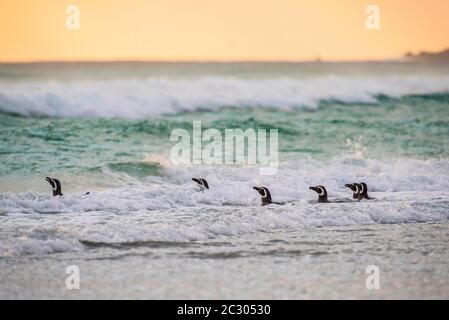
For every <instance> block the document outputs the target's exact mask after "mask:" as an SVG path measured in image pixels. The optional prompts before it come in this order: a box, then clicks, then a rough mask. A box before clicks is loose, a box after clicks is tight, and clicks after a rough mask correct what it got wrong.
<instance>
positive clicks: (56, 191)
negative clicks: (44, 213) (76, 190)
mask: <svg viewBox="0 0 449 320" xmlns="http://www.w3.org/2000/svg"><path fill="white" fill-rule="evenodd" d="M45 180H47V181H48V183H49V184H50V185H51V188H52V189H53V197H56V196H62V190H61V182H59V180H58V179H55V178H49V177H46V178H45Z"/></svg>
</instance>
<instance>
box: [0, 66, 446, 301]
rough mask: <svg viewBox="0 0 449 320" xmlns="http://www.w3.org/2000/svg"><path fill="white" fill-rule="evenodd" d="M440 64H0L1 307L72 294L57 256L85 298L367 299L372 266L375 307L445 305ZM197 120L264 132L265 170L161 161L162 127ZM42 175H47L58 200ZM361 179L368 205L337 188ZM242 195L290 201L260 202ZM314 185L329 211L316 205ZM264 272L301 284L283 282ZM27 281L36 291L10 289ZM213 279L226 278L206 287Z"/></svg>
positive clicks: (165, 155) (165, 152) (166, 138)
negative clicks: (77, 271) (269, 168)
mask: <svg viewBox="0 0 449 320" xmlns="http://www.w3.org/2000/svg"><path fill="white" fill-rule="evenodd" d="M448 71H449V66H448V65H433V64H411V63H394V62H388V63H387V62H385V63H235V64H227V63H218V64H214V63H90V64H89V63H87V64H86V63H81V64H79V63H68V64H65V63H57V64H20V65H0V157H1V161H0V265H1V268H0V284H1V287H2V288H6V289H5V290H3V291H2V292H0V296H1V297H4V298H13V297H15V298H17V297H55V296H59V297H69V296H70V295H69V294H68V293H67V292H61V291H60V289H55V288H60V287H61V285H60V284H58V282H55V281H59V280H58V279H60V278H61V277H62V276H61V275H59V274H58V272H60V270H64V264H65V263H66V262H67V263H70V264H77V265H81V266H82V267H83V268H85V270H86V271H84V272H86V273H84V275H86V276H87V277H86V279H90V280H89V281H100V282H99V283H98V282H97V286H96V287H92V286H90V287H89V284H87V286H88V287H89V289H88V290H87V291H82V290H81V291H80V294H79V296H76V297H81V298H86V297H87V298H98V297H120V298H123V297H139V298H142V297H151V298H180V297H181V298H182V297H188V298H195V297H196V298H198V297H201V298H207V297H209V298H211V297H216V298H220V297H224V298H228V297H234V298H235V297H237V298H239V297H240V298H251V297H252V298H254V297H255V298H273V297H274V298H295V297H296V298H298V297H304V298H311V297H312V298H317V297H330V298H335V297H342V296H341V295H339V294H340V293H341V294H345V295H343V297H345V296H349V297H353V298H358V297H365V298H366V297H368V298H369V297H371V295H370V294H369V293H367V292H366V288H364V278H363V274H364V270H365V267H366V266H367V265H369V264H372V263H376V264H378V265H379V266H380V267H381V268H383V269H381V270H384V271H385V272H386V273H385V277H386V279H390V282H389V283H386V284H385V285H386V288H387V290H386V291H383V292H382V293H381V294H380V295H378V296H377V297H383V298H391V297H396V298H401V297H413V298H419V297H421V296H420V293H422V294H423V296H425V297H430V298H438V297H440V298H441V297H448V288H449V285H448V283H447V279H446V278H447V277H446V278H444V277H443V278H442V277H441V275H445V274H447V272H448V271H449V270H448V264H447V261H448V259H447V258H448V254H449V252H448V251H447V249H446V247H447V246H443V245H442V243H446V242H447V232H446V231H445V230H447V220H448V219H449V191H448V190H449V139H448V137H449V72H448ZM198 120H201V122H202V129H203V130H206V129H209V128H215V129H218V130H219V131H220V132H221V133H222V134H224V130H225V129H235V128H240V129H243V130H245V129H255V130H257V129H278V131H279V166H278V169H277V172H276V174H274V175H268V176H263V175H260V174H259V171H258V166H253V165H248V164H243V165H241V164H234V165H204V164H202V165H176V164H174V163H173V162H172V161H171V159H170V156H169V154H170V150H171V148H172V146H173V145H174V143H173V142H170V134H171V132H172V130H174V129H177V128H182V129H186V130H188V131H189V132H191V131H192V124H193V121H198ZM46 176H51V177H55V178H58V179H60V180H61V183H62V191H63V193H64V195H63V196H62V197H52V194H51V187H50V185H49V184H48V183H47V182H46V181H45V177H46ZM192 177H204V178H206V179H207V180H208V182H209V185H210V190H207V191H205V192H200V190H199V188H198V186H197V185H196V184H195V183H193V182H192V181H191V178H192ZM360 181H364V182H366V183H367V184H368V186H369V192H370V195H371V196H373V197H374V198H375V200H371V201H360V202H357V201H353V200H352V194H351V192H350V191H349V190H348V189H347V188H345V186H344V185H345V184H346V183H351V182H360ZM255 185H263V186H266V187H268V188H269V189H270V191H271V194H272V196H273V198H274V200H275V201H285V202H287V203H288V205H285V206H267V207H260V196H259V195H258V194H257V193H256V192H255V191H254V190H253V189H252V187H253V186H255ZM312 185H324V186H326V188H327V191H328V194H329V198H330V200H331V201H332V200H335V199H338V200H343V202H335V203H329V204H317V203H316V197H317V196H316V194H315V193H314V192H312V191H310V190H309V186H312ZM86 191H89V192H90V194H88V195H85V192H86ZM292 204H293V205H292ZM435 232H436V233H435ZM411 235H412V236H411ZM411 237H412V238H413V239H410V238H411ZM430 253H431V254H430ZM392 257H394V258H392ZM113 261H114V262H113ZM357 261H359V263H360V265H359V264H357V263H355V262H357ZM129 265H136V266H139V267H138V268H136V269H132V268H131V269H130V268H129ZM148 265H151V266H153V267H154V268H155V270H156V271H154V272H153V271H152V273H151V275H148V279H150V280H148V279H147V280H148V281H142V283H144V284H145V285H144V287H145V288H146V289H148V288H152V289H151V290H143V291H142V288H141V286H142V284H141V283H140V281H139V283H135V281H133V280H132V279H141V269H142V268H145V266H148ZM317 265H318V266H320V267H319V268H317V267H316V266H317ZM111 266H112V268H113V272H112V273H113V274H114V276H113V277H112V279H109V280H107V277H106V276H105V274H106V273H108V272H109V271H110V270H111V269H110V268H111ZM278 268H283V269H282V270H284V271H285V275H284V278H286V279H287V278H288V279H290V280H291V279H297V280H298V281H299V282H298V283H296V284H294V285H291V286H288V287H284V286H282V285H281V284H282V283H284V282H285V281H284V280H282V279H280V278H279V277H278V274H277V272H276V270H278ZM331 269H332V270H333V269H337V270H340V273H338V274H337V275H332V274H329V272H328V271H327V270H331ZM30 270H34V271H33V272H32V273H33V274H35V276H36V277H35V278H33V279H34V280H32V281H31V280H30V281H29V282H27V281H25V280H23V281H22V280H21V279H28V276H29V272H30ZM149 270H150V269H149ZM151 270H152V269H151ZM186 270H188V274H186ZM217 270H220V273H221V272H222V274H221V275H222V276H223V277H224V278H223V281H224V283H226V285H225V286H222V285H221V283H222V282H220V281H221V280H220V281H218V282H214V281H212V280H211V281H212V283H213V285H212V286H211V287H210V288H204V287H203V286H202V279H203V277H204V276H205V277H206V278H208V279H214V278H216V277H217V276H219V275H218V274H217ZM236 270H238V271H236ZM298 270H301V272H300V273H298ZM256 271H257V272H256ZM101 272H104V273H101ZM100 273H101V274H100ZM109 273H110V272H109ZM354 274H357V275H358V277H359V278H360V279H359V278H357V279H356V278H354V277H353V275H354ZM245 279H250V280H251V281H246V280H245ZM307 279H308V280H307ZM310 279H314V280H316V282H315V284H313V283H312V282H310V281H312V280H310ZM332 279H334V280H335V279H338V281H334V280H332ZM410 279H418V280H417V281H415V282H413V283H408V280H410ZM419 279H426V280H425V281H424V280H423V281H420V280H419ZM233 280H235V281H236V283H238V285H236V283H234V284H232V281H233ZM290 280H289V281H290ZM359 280H360V281H359ZM108 281H112V282H108ZM183 281H187V282H188V283H187V284H185V285H184V286H176V285H175V284H176V283H183ZM395 281H396V282H395ZM29 283H31V287H28V285H29ZM301 283H303V284H304V283H308V287H307V288H305V287H303V286H302V285H301ZM317 283H326V284H327V285H326V288H322V287H320V286H318V285H316V284H317ZM47 284H48V287H47ZM153 284H158V285H157V286H156V287H154V288H153ZM24 286H27V290H24ZM117 287H123V288H125V289H124V290H123V291H121V293H120V294H119V293H118V292H117V290H116V288H117ZM183 288H187V291H188V292H191V294H187V292H186V291H184V289H183ZM311 288H312V289H313V290H312V291H311ZM58 290H59V291H58ZM195 290H200V291H195ZM148 292H151V294H148ZM198 292H199V293H198Z"/></svg>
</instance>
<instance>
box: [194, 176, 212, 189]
mask: <svg viewBox="0 0 449 320" xmlns="http://www.w3.org/2000/svg"><path fill="white" fill-rule="evenodd" d="M192 180H193V181H195V182H196V183H198V184H199V185H200V189H201V192H204V189H209V183H207V181H206V179H203V178H199V179H197V178H192Z"/></svg>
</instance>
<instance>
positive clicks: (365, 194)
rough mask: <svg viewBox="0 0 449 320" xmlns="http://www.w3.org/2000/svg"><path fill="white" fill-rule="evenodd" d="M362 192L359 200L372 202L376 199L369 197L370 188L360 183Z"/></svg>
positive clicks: (360, 191)
mask: <svg viewBox="0 0 449 320" xmlns="http://www.w3.org/2000/svg"><path fill="white" fill-rule="evenodd" d="M359 185H360V190H359V200H361V199H368V200H372V199H374V198H371V197H370V196H368V186H367V185H366V183H365V182H360V183H359Z"/></svg>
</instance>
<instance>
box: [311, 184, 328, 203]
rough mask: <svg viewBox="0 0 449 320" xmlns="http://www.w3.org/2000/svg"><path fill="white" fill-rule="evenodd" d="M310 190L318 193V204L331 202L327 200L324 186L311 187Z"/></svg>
mask: <svg viewBox="0 0 449 320" xmlns="http://www.w3.org/2000/svg"><path fill="white" fill-rule="evenodd" d="M309 189H310V190H313V191H315V192H316V193H318V202H329V201H328V200H327V190H326V188H325V187H323V186H316V187H309Z"/></svg>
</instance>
